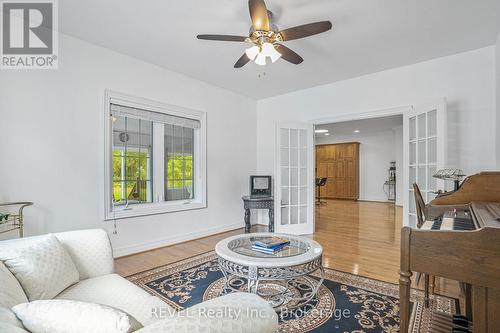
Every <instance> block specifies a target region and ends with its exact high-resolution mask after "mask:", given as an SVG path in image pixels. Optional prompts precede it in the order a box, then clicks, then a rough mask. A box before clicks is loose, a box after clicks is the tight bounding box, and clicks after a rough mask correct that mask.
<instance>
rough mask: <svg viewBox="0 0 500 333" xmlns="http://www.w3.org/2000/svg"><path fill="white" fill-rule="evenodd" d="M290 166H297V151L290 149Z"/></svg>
mask: <svg viewBox="0 0 500 333" xmlns="http://www.w3.org/2000/svg"><path fill="white" fill-rule="evenodd" d="M290 166H293V167H296V166H299V150H298V149H294V148H290Z"/></svg>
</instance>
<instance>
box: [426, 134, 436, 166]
mask: <svg viewBox="0 0 500 333" xmlns="http://www.w3.org/2000/svg"><path fill="white" fill-rule="evenodd" d="M428 142H429V152H428V160H427V163H429V164H433V163H436V162H437V139H430V140H429V141H428Z"/></svg>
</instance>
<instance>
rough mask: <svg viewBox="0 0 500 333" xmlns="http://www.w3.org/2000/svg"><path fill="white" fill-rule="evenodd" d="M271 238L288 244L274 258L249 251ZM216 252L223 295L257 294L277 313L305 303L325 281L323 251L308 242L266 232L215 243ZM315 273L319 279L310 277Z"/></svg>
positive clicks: (273, 255) (292, 236)
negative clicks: (254, 244) (254, 242)
mask: <svg viewBox="0 0 500 333" xmlns="http://www.w3.org/2000/svg"><path fill="white" fill-rule="evenodd" d="M270 237H281V238H285V239H287V240H288V241H290V244H289V245H287V246H285V247H284V248H283V249H282V250H280V251H278V252H277V253H274V254H267V253H260V252H256V251H253V250H252V242H253V241H255V240H262V239H266V238H270ZM215 252H216V253H217V256H218V261H219V266H220V269H221V271H222V273H223V274H224V279H225V285H224V290H225V291H226V292H227V291H247V292H251V293H255V294H258V295H259V296H261V297H263V298H265V299H267V300H268V301H269V302H270V303H271V305H272V306H273V307H274V308H275V309H276V310H277V311H280V310H283V309H284V308H287V309H291V308H297V307H300V306H302V305H304V304H306V303H308V302H309V301H311V300H312V299H314V297H316V294H317V292H318V289H319V287H320V286H321V284H322V283H323V280H324V270H323V265H322V253H323V248H322V247H321V245H320V244H319V243H318V242H316V241H314V240H312V239H309V238H305V237H301V236H294V235H287V234H275V233H267V232H266V233H253V234H244V235H237V236H233V237H229V238H226V239H224V240H222V241H220V242H219V243H217V245H216V246H215ZM316 271H318V272H319V278H313V277H311V276H309V275H310V274H312V273H314V272H316Z"/></svg>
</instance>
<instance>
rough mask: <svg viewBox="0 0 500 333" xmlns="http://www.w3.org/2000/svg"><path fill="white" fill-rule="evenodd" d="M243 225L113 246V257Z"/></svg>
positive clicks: (237, 224) (231, 225) (239, 223)
mask: <svg viewBox="0 0 500 333" xmlns="http://www.w3.org/2000/svg"><path fill="white" fill-rule="evenodd" d="M243 227H244V225H243V224H242V223H241V222H238V223H234V224H229V225H225V226H220V227H213V228H208V229H204V230H200V231H195V232H190V233H187V234H182V235H176V236H173V237H166V238H161V239H157V240H154V241H151V242H146V243H140V244H135V245H131V246H124V247H118V248H113V257H115V258H118V257H123V256H126V255H130V254H134V253H139V252H144V251H148V250H153V249H157V248H159V247H164V246H169V245H173V244H177V243H182V242H185V241H189V240H193V239H196V238H201V237H206V236H210V235H214V234H218V233H221V232H226V231H231V230H235V229H240V228H243Z"/></svg>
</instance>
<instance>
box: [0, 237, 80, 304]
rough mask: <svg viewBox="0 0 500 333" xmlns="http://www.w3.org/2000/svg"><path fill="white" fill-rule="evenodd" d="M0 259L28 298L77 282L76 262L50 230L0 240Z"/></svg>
mask: <svg viewBox="0 0 500 333" xmlns="http://www.w3.org/2000/svg"><path fill="white" fill-rule="evenodd" d="M0 260H1V261H3V263H4V264H5V266H6V267H7V268H8V269H9V270H10V271H11V272H12V273H13V274H14V276H15V277H16V279H17V280H18V281H19V283H20V284H21V286H22V287H23V289H24V292H25V293H26V296H28V299H29V300H30V301H34V300H39V299H51V298H53V297H54V296H56V295H57V294H59V293H60V292H61V291H63V290H64V289H66V288H67V287H69V286H70V285H72V284H74V283H76V282H78V276H79V274H78V271H77V269H76V267H75V264H74V263H73V261H72V260H71V257H70V255H69V254H68V252H67V251H66V250H65V249H64V247H63V246H62V245H61V243H59V241H58V240H57V238H56V237H55V236H54V235H52V234H49V235H44V236H39V237H30V238H25V239H20V240H16V241H4V242H1V243H0Z"/></svg>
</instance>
